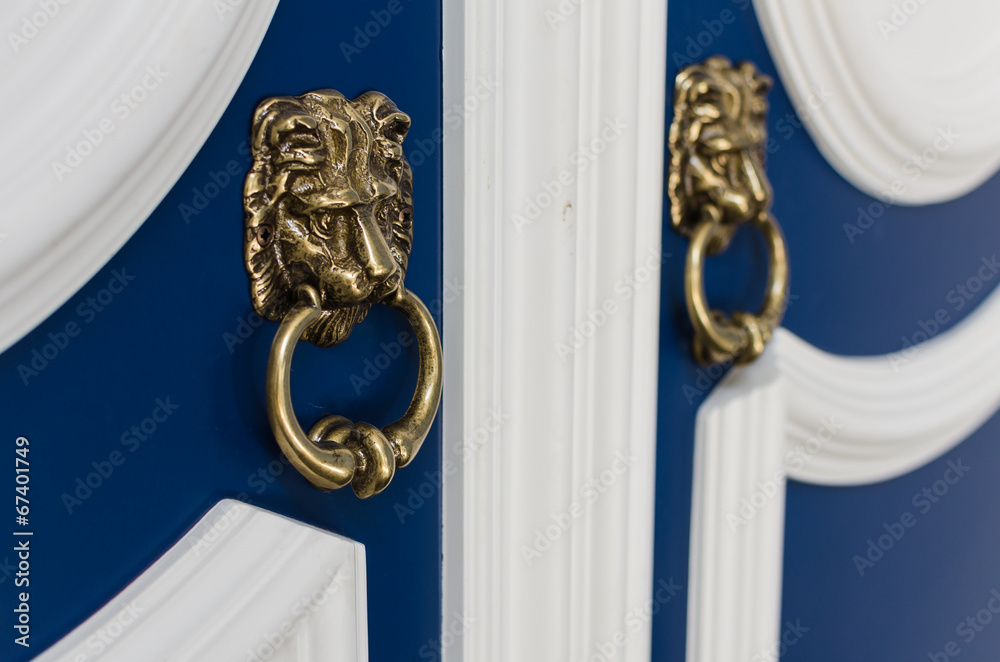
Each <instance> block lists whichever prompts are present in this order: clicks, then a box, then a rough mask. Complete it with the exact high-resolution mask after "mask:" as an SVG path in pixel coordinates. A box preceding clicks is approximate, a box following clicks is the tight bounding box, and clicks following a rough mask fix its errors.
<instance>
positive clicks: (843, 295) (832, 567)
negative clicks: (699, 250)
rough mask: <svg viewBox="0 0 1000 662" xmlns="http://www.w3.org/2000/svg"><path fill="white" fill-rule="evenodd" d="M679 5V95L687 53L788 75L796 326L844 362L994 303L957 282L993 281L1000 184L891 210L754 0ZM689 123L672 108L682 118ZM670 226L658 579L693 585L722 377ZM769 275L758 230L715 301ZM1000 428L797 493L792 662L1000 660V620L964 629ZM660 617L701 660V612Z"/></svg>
mask: <svg viewBox="0 0 1000 662" xmlns="http://www.w3.org/2000/svg"><path fill="white" fill-rule="evenodd" d="M668 13H669V18H668V26H667V30H668V43H667V51H668V63H667V76H668V90H670V94H671V95H672V90H673V80H674V77H675V76H676V75H677V72H678V71H679V69H680V68H681V67H682V66H684V64H685V62H686V61H688V60H694V61H700V60H703V59H704V58H706V57H708V56H709V55H714V54H723V55H726V56H728V57H730V58H732V59H734V60H751V61H753V62H755V63H756V64H757V65H758V66H759V67H760V68H761V69H762V70H763V71H764V72H765V73H767V74H769V75H771V76H772V77H774V78H775V81H776V85H775V89H774V90H773V91H772V92H771V94H770V101H771V110H770V116H769V130H770V135H771V137H772V138H774V139H775V143H772V147H771V149H770V150H769V154H768V163H767V168H768V174H769V176H770V179H771V182H772V184H773V186H774V197H775V202H774V213H775V216H776V217H777V218H778V220H779V222H780V223H781V225H782V227H783V229H784V231H785V235H786V238H787V241H788V247H789V256H790V264H791V274H792V280H791V294H792V298H791V306H790V307H789V309H788V312H787V314H786V317H785V322H784V325H785V326H786V327H787V328H788V329H790V330H791V331H793V332H794V333H796V334H797V335H799V336H800V337H802V338H803V339H805V340H806V341H808V342H809V343H811V344H813V345H815V346H817V347H819V348H821V349H823V350H826V351H829V352H833V353H836V354H844V355H880V354H886V353H890V352H898V351H900V350H901V349H903V348H904V340H903V339H904V338H906V339H907V340H908V341H912V340H913V339H914V337H915V336H916V340H918V341H919V340H920V339H921V336H920V335H919V332H920V331H921V328H922V327H921V322H926V321H928V320H931V319H932V318H933V317H934V316H935V314H936V313H937V312H938V311H939V310H941V309H944V310H945V311H946V313H947V319H948V321H947V322H946V323H945V324H944V325H942V328H941V329H940V330H939V331H938V333H940V331H943V330H945V329H949V328H952V327H954V326H955V324H957V323H959V322H960V321H961V320H962V319H964V318H965V316H966V315H968V314H969V312H971V311H972V310H974V309H975V307H976V306H977V305H978V304H979V303H981V302H982V301H983V300H984V299H985V298H986V297H987V296H989V293H990V292H991V291H992V289H993V287H994V286H995V284H996V283H995V282H994V281H992V280H990V281H989V282H986V283H985V285H984V287H983V288H982V289H981V290H980V291H978V292H969V296H965V295H963V294H961V293H958V291H957V287H958V286H959V285H963V284H965V283H967V281H968V280H969V279H970V278H973V277H975V276H977V273H978V271H979V268H980V266H981V265H982V260H983V259H984V258H985V259H987V260H990V259H992V258H993V257H994V256H995V255H1000V222H998V218H997V216H996V212H995V210H996V208H997V205H998V202H1000V177H994V178H993V179H992V180H990V181H988V182H987V183H986V184H984V185H983V186H982V187H980V188H979V189H978V190H976V191H975V192H973V193H971V194H969V195H967V196H965V197H963V198H961V199H959V200H955V201H952V202H949V203H946V204H939V205H932V206H927V207H920V208H908V207H889V206H886V205H884V204H883V203H881V202H879V201H878V200H877V199H875V198H872V197H870V196H868V195H866V194H864V193H861V192H859V191H858V190H857V189H855V188H853V187H852V186H851V185H849V184H848V183H847V182H846V181H845V180H843V179H842V178H841V177H840V176H839V175H838V174H837V173H836V172H835V171H834V170H833V168H832V167H831V166H830V165H829V164H828V163H827V162H826V161H825V160H824V159H823V157H822V156H821V155H820V153H819V151H818V150H817V149H816V147H815V145H814V143H813V142H812V140H811V138H810V137H809V135H808V133H807V132H806V130H805V129H804V128H802V124H801V118H800V117H799V116H798V115H797V114H796V112H795V109H794V108H793V107H792V105H791V103H790V101H789V98H788V95H787V94H786V92H785V89H784V87H783V85H782V84H781V81H780V80H778V79H777V74H776V71H775V68H774V63H773V62H772V60H771V58H770V56H769V54H768V51H767V48H766V45H765V42H764V39H763V36H762V34H761V32H760V28H759V26H758V24H757V20H756V17H755V15H754V11H753V7H752V6H751V4H750V2H749V0H739V1H732V0H704V1H701V2H697V3H695V2H671V3H669V4H668ZM817 82H819V81H817ZM671 119H672V117H671V111H669V110H668V116H667V117H666V119H665V121H666V123H667V126H669V123H670V121H671ZM915 185H917V186H919V182H917V183H916V184H915ZM664 202H665V205H669V201H668V200H666V198H665V200H664ZM862 209H864V210H868V211H869V213H872V214H873V215H878V217H877V218H876V219H875V222H874V225H872V226H871V227H870V228H869V229H867V230H866V231H864V232H863V234H860V235H856V234H855V235H854V236H853V237H851V236H849V234H848V232H846V231H845V228H844V225H845V224H848V223H849V224H855V225H856V224H857V219H858V217H859V214H860V210H862ZM852 234H853V233H852ZM663 236H664V251H665V252H666V253H670V254H672V258H671V259H670V260H668V262H667V264H666V265H665V270H664V277H663V290H662V292H663V294H662V301H661V304H662V318H661V331H660V343H661V350H660V382H659V389H660V392H659V424H658V427H659V435H658V447H657V453H658V457H657V493H656V508H657V510H656V536H655V569H654V573H655V574H654V580H659V579H667V578H670V577H673V578H674V579H675V581H676V582H677V583H680V584H684V585H685V586H686V585H687V581H686V580H687V568H688V539H689V527H690V508H691V471H692V455H693V453H692V450H693V439H694V420H695V412H696V411H697V408H698V406H699V405H700V404H701V402H702V401H703V400H704V396H705V395H706V394H707V392H708V390H709V389H710V387H711V385H713V384H714V383H716V382H717V380H718V377H719V376H720V375H721V371H716V370H712V371H707V370H706V369H704V368H701V367H699V366H698V365H696V364H695V363H694V362H693V361H692V360H691V353H690V334H691V331H690V325H689V323H688V321H687V319H686V312H685V307H684V290H683V280H684V270H683V268H684V255H685V253H686V250H687V240H685V239H682V238H680V237H678V236H676V235H675V234H674V233H673V232H672V231H671V230H670V229H669V225H668V224H666V223H665V225H664V234H663ZM852 238H853V241H852ZM766 269H767V263H766V253H765V250H764V246H763V242H762V241H761V240H760V238H759V237H756V236H754V235H753V233H752V231H751V230H749V229H748V230H744V231H742V232H741V233H740V234H739V235H738V236H737V239H736V241H735V242H734V244H733V246H732V247H731V248H730V249H729V250H728V251H727V252H726V253H725V254H724V255H723V256H720V257H718V258H713V259H712V260H710V261H709V268H708V276H707V278H708V295H709V299H710V300H711V301H712V303H713V305H715V306H717V307H719V308H723V309H725V310H734V309H737V308H742V309H755V308H756V307H757V305H758V304H759V302H760V299H761V296H762V292H763V288H764V282H765V276H766ZM748 274H750V276H748ZM953 290H954V291H955V292H953ZM959 301H961V302H963V303H962V304H961V305H959V303H958V302H959ZM924 326H925V327H927V328H930V329H931V330H932V333H933V327H932V326H931V325H930V324H925V325H924ZM685 386H687V387H690V389H693V391H692V390H690V389H689V390H687V391H685ZM998 437H1000V419H998V418H996V417H995V418H994V419H992V420H990V421H989V422H988V423H987V424H986V425H984V426H983V427H982V428H981V429H980V430H979V431H977V432H976V433H975V434H974V435H972V436H971V438H969V439H968V440H967V441H965V442H964V443H962V444H961V445H960V446H958V447H957V448H956V449H954V450H953V451H952V452H949V453H947V454H946V455H945V456H944V457H942V458H941V459H939V460H937V461H935V462H932V463H930V464H929V465H927V466H925V467H923V468H921V469H920V470H918V471H915V472H913V473H911V474H908V475H906V476H903V477H901V478H899V479H896V480H893V481H889V482H886V483H883V484H878V485H872V486H867V487H858V488H825V487H818V486H813V485H803V484H797V483H791V484H790V485H789V488H788V505H787V524H786V533H785V536H786V545H785V558H786V563H785V573H784V594H783V617H784V619H783V621H784V622H786V623H790V624H791V626H792V628H794V627H795V626H796V623H797V622H798V623H800V625H801V629H803V630H804V629H805V628H808V631H807V632H802V633H801V634H800V636H798V637H796V636H795V635H789V637H788V640H789V641H791V640H797V641H796V643H794V645H792V646H789V647H786V648H787V650H785V651H784V656H783V657H782V659H785V660H790V661H795V660H808V661H809V662H826V661H831V662H832V661H834V660H837V661H839V660H879V661H884V660H918V659H919V660H926V659H928V654H937V653H940V652H942V651H944V649H945V647H946V646H947V644H948V643H949V642H954V643H955V645H956V646H958V647H959V648H960V650H961V655H962V659H963V660H969V661H980V660H982V661H986V660H990V661H994V660H996V659H997V658H998V656H1000V621H997V623H991V624H990V625H987V626H978V627H980V630H977V629H976V628H975V627H973V626H971V625H967V626H966V628H965V629H963V630H962V631H961V632H958V631H957V630H958V629H959V626H960V624H961V623H962V622H963V621H964V619H965V618H967V617H970V616H971V617H973V618H975V617H976V614H977V612H979V611H980V610H982V609H984V608H985V607H986V605H987V603H988V601H989V600H990V598H991V591H992V590H993V589H1000V563H998V559H1000V513H998V509H997V504H998V503H1000V481H997V480H996V478H995V476H996V475H997V474H998V473H1000V446H998V444H997V440H998ZM959 460H961V462H962V463H963V464H964V465H967V466H969V467H971V469H970V470H969V471H967V472H965V473H964V475H963V477H962V478H961V479H960V480H959V481H958V482H957V483H956V484H955V485H953V486H951V487H950V489H949V491H948V493H947V494H946V495H945V496H943V497H938V498H939V501H937V502H931V503H930V507H929V508H928V506H927V505H926V504H925V503H924V502H925V500H926V497H924V498H921V497H918V496H916V495H920V494H922V490H924V489H925V488H931V489H933V486H934V484H935V481H938V480H940V479H942V477H943V475H944V473H945V471H946V470H947V469H948V468H949V464H948V463H949V462H958V461H959ZM949 477H954V474H949ZM938 489H939V490H940V486H938ZM935 496H936V495H935ZM915 498H916V501H914V499H915ZM907 512H909V513H910V514H911V515H912V516H913V518H914V521H915V522H916V523H915V525H914V526H912V527H910V528H907V529H906V532H905V534H903V536H902V537H900V538H899V540H898V541H894V544H893V546H892V548H891V549H890V550H889V551H887V552H885V553H884V556H883V557H882V558H881V559H880V560H879V561H878V562H877V563H876V564H875V565H874V567H870V568H869V567H865V568H863V569H864V574H863V576H862V574H861V573H860V572H859V570H858V567H857V565H858V564H857V563H856V562H855V560H854V557H855V556H856V555H861V556H864V555H865V554H866V550H867V548H868V545H869V543H868V541H869V539H872V540H876V541H877V539H878V538H879V536H881V535H883V534H886V533H887V529H886V528H885V527H886V525H888V526H889V530H891V531H895V532H896V534H897V535H898V533H899V530H898V528H896V527H894V526H893V525H894V523H898V522H899V521H900V519H901V517H902V516H903V515H904V513H907ZM882 542H883V544H885V540H884V539H883V541H882ZM872 555H873V556H877V554H874V553H873V554H872ZM862 565H863V564H862ZM997 604H998V603H996V602H995V603H994V605H995V606H996V605H997ZM981 617H982V619H984V620H985V618H986V617H985V616H981ZM993 617H994V618H1000V617H998V616H996V615H994V616H993ZM654 619H655V620H654V635H653V636H654V641H653V652H654V654H653V659H654V660H655V661H657V662H677V661H680V660H683V659H684V645H685V623H686V604H684V602H677V603H674V602H671V603H668V604H666V605H664V606H663V608H662V609H660V611H659V612H658V613H657V614H656V616H655V617H654ZM970 632H971V634H972V635H974V636H971V635H970ZM970 637H971V638H970ZM952 650H954V648H953V649H952ZM759 659H761V660H768V659H773V658H771V657H768V656H762V657H760V658H759ZM934 659H941V660H943V659H944V658H934Z"/></svg>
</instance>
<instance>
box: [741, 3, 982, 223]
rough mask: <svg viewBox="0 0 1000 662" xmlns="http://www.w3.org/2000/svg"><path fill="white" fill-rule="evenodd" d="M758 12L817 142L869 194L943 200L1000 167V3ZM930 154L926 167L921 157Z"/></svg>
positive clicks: (805, 6)
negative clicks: (999, 32)
mask: <svg viewBox="0 0 1000 662" xmlns="http://www.w3.org/2000/svg"><path fill="white" fill-rule="evenodd" d="M754 7H755V8H756V12H757V17H758V19H759V20H760V25H761V28H762V29H763V32H764V37H765V38H766V40H767V45H768V48H769V50H770V52H771V55H772V57H773V58H774V62H775V65H776V66H777V68H778V71H779V73H780V74H781V80H782V82H783V83H784V85H785V88H786V89H787V90H788V93H789V95H790V96H791V98H792V101H793V102H794V103H795V105H796V107H797V108H798V110H799V114H800V115H801V116H802V118H803V120H804V121H805V124H806V126H807V127H808V129H809V132H810V134H811V135H812V138H813V140H814V141H815V142H816V144H817V146H818V147H819V149H820V151H821V152H822V153H823V155H824V156H825V157H826V159H827V160H828V161H829V162H830V163H831V165H833V166H834V168H836V169H837V170H838V171H839V172H840V174H841V175H843V176H844V177H845V178H846V179H847V180H848V181H849V182H851V183H852V184H854V185H855V186H856V187H858V188H859V189H861V190H862V191H865V192H866V193H869V194H871V195H875V196H882V197H883V198H885V199H892V198H894V200H895V202H898V203H903V204H912V205H919V204H929V203H933V202H942V201H945V200H951V199H953V198H957V197H959V196H961V195H963V194H965V193H967V192H969V191H971V190H972V189H974V188H976V187H977V186H978V185H979V184H981V183H982V182H983V181H985V180H986V179H988V178H989V177H990V176H991V175H993V174H994V173H995V172H996V171H997V169H998V167H1000V123H998V122H997V121H996V108H997V107H1000V76H997V75H996V64H997V62H998V61H1000V41H998V40H997V39H996V29H997V28H996V26H997V25H998V24H1000V4H998V3H996V2H994V1H993V0H961V1H954V2H946V3H939V2H925V1H923V0H920V1H918V0H912V1H911V2H899V1H898V0H754ZM925 152H926V154H925ZM924 154H925V156H923V157H920V158H921V160H923V159H926V161H925V162H923V164H921V163H918V162H917V161H915V160H914V157H915V156H919V155H924ZM932 161H933V163H932V164H931V162H932ZM894 186H895V189H894V188H893V187H894ZM887 192H892V196H891V197H890V196H886V193H887Z"/></svg>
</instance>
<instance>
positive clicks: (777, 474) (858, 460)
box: [687, 291, 1000, 662]
mask: <svg viewBox="0 0 1000 662" xmlns="http://www.w3.org/2000/svg"><path fill="white" fill-rule="evenodd" d="M997 328H1000V291H997V292H994V293H993V294H991V295H990V297H989V298H988V299H987V300H986V301H985V302H983V303H982V304H981V305H980V306H979V307H978V308H977V309H976V310H975V311H974V312H972V313H971V314H970V315H969V316H968V317H967V318H966V319H964V320H963V321H962V322H961V323H959V324H958V325H956V326H955V327H954V328H952V329H950V330H948V331H946V332H944V333H941V334H940V335H937V336H935V337H934V338H932V339H930V340H928V341H926V342H924V343H922V344H919V345H916V346H913V347H909V348H907V349H905V350H903V351H901V352H898V353H895V354H889V355H885V356H873V357H863V358H859V357H842V356H833V355H831V354H827V353H825V352H822V351H820V350H818V349H816V348H815V347H812V346H811V345H809V344H808V343H806V342H805V341H803V340H801V339H799V338H798V337H796V336H795V335H794V334H792V333H791V332H789V331H787V330H785V329H779V330H778V331H777V332H776V334H775V337H774V339H773V341H772V343H771V345H770V346H769V347H768V349H767V351H766V352H765V353H764V355H763V356H762V357H761V359H760V360H759V361H758V362H757V363H755V364H753V365H751V366H748V367H745V368H736V369H734V370H732V371H731V372H730V374H729V375H727V377H726V378H725V379H724V380H723V381H722V382H721V383H720V384H719V385H718V386H717V387H716V389H715V390H714V391H713V392H712V393H711V395H709V397H708V398H707V399H706V400H705V402H704V403H703V404H702V406H701V407H700V408H699V410H698V419H697V424H696V432H695V466H694V487H693V494H692V511H691V547H690V575H689V582H690V598H689V601H688V642H687V660H688V662H733V660H750V659H754V656H755V655H759V654H762V653H763V654H764V658H762V659H769V658H768V657H767V655H768V654H772V653H771V651H774V650H776V647H777V646H778V637H779V634H780V632H779V628H780V614H781V582H782V572H781V567H782V555H783V549H784V524H785V518H784V513H785V478H786V477H787V478H793V479H795V480H799V481H803V482H806V483H814V484H820V485H860V484H867V483H875V482H879V481H884V480H889V479H891V478H895V477H898V476H901V475H903V474H906V473H908V472H910V471H912V470H914V469H917V468H919V467H921V466H923V465H925V464H927V463H928V462H930V461H932V460H934V459H936V458H938V457H940V456H941V455H943V454H944V453H946V452H947V451H948V450H950V449H952V448H954V447H955V446H956V445H957V444H958V443H960V442H961V441H962V440H964V439H966V438H967V437H968V436H969V435H970V434H971V433H972V432H974V431H975V430H976V429H977V428H978V427H980V426H981V425H982V424H983V423H985V422H986V420H988V419H989V418H990V417H991V416H993V415H994V414H995V413H996V411H997V409H998V408H1000V346H998V338H997V333H996V330H997ZM747 504H749V505H747Z"/></svg>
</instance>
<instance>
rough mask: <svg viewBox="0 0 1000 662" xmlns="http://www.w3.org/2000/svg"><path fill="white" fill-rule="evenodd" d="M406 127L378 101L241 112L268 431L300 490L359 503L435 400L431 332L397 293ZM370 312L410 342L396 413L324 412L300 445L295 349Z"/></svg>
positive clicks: (405, 199) (265, 106) (408, 204)
mask: <svg viewBox="0 0 1000 662" xmlns="http://www.w3.org/2000/svg"><path fill="white" fill-rule="evenodd" d="M409 128H410V118H409V117H408V116H407V115H406V114H404V113H402V112H400V111H399V109H398V108H397V107H396V105H395V104H393V103H392V101H390V100H389V98H388V97H386V96H385V95H384V94H381V93H378V92H366V93H365V94H362V95H361V96H359V97H358V98H357V99H354V100H353V101H352V100H348V99H346V98H345V97H344V96H343V95H341V94H340V93H339V92H336V91H334V90H318V91H315V92H309V93H307V94H303V95H301V96H298V97H274V98H271V99H267V100H265V101H264V102H262V103H261V104H260V105H259V106H258V107H257V110H256V112H255V113H254V120H253V129H252V132H251V151H252V156H253V164H252V166H251V170H250V172H249V174H248V175H247V178H246V182H245V185H244V196H243V201H244V209H245V213H246V232H245V235H244V257H245V262H246V268H247V273H248V274H249V277H250V296H251V300H252V301H253V305H254V309H255V310H256V311H257V312H258V313H259V314H260V315H261V316H262V317H265V318H267V319H269V320H271V321H275V322H277V321H280V322H281V326H280V327H279V329H278V333H277V334H276V336H275V338H274V343H273V345H272V346H271V355H270V357H269V359H268V366H267V384H266V400H267V410H268V416H269V417H270V420H271V428H272V430H273V431H274V436H275V438H276V439H277V441H278V445H279V446H280V447H281V450H282V451H283V452H284V453H285V455H286V456H287V457H288V459H289V461H290V462H291V463H292V465H293V466H295V468H297V469H298V470H299V471H300V472H302V474H303V475H304V476H305V477H306V478H307V479H308V480H309V481H310V482H311V483H312V484H313V485H315V486H316V487H318V488H320V489H324V490H332V489H337V488H340V487H344V486H345V485H347V484H348V483H350V484H351V486H352V487H353V488H354V492H355V494H357V495H358V496H359V497H361V498H367V497H370V496H372V495H374V494H378V493H379V492H380V491H382V490H383V489H385V487H386V486H387V485H388V484H389V481H390V480H392V476H393V474H394V472H395V470H396V469H397V468H398V467H403V466H406V464H408V463H409V462H410V460H412V459H413V457H414V455H416V453H417V451H418V450H419V449H420V445H421V444H422V443H423V441H424V439H425V438H426V437H427V432H428V431H429V430H430V427H431V423H433V421H434V417H435V415H436V413H437V408H438V404H439V403H440V401H441V376H442V359H441V356H442V352H441V341H440V338H439V336H438V332H437V328H436V327H435V325H434V320H433V318H432V317H431V315H430V313H429V312H428V311H427V308H426V307H425V306H424V305H423V303H421V301H420V299H419V298H417V296H416V295H414V294H413V293H412V292H410V291H409V290H407V289H406V288H405V287H404V285H403V280H404V277H405V274H406V267H407V261H408V258H409V254H410V247H411V245H412V241H413V175H412V171H411V170H410V166H409V164H408V163H407V162H406V158H405V157H404V156H403V146H402V144H403V140H404V139H405V137H406V133H407V131H409ZM375 303H384V304H386V305H388V306H390V307H391V308H394V309H396V310H398V311H400V312H401V313H403V315H405V316H406V318H407V319H408V320H409V322H410V324H411V325H412V327H413V330H414V333H415V337H416V340H417V347H418V348H419V354H420V365H419V372H418V376H417V386H416V392H415V394H414V396H413V400H412V402H411V403H410V406H409V408H408V409H407V410H406V413H405V414H404V415H403V417H402V418H401V419H399V420H398V421H396V422H395V423H391V424H389V425H386V426H385V427H383V428H382V429H381V430H380V429H379V428H377V427H375V426H373V425H369V424H368V423H363V422H359V423H352V422H351V421H349V420H348V419H346V418H344V417H342V416H326V417H324V418H323V419H321V420H320V421H319V422H318V423H317V424H316V425H314V426H313V428H312V429H311V430H310V431H309V434H308V436H307V435H306V433H305V432H303V430H302V427H301V426H300V425H299V423H298V420H297V419H296V417H295V412H294V411H293V409H292V400H291V392H290V376H291V362H292V353H293V352H294V349H295V344H296V343H297V342H298V340H299V339H300V338H301V339H305V340H308V341H310V342H312V343H314V344H316V345H318V346H320V347H328V346H331V345H334V344H337V343H340V342H343V341H344V340H346V339H347V337H348V336H349V335H350V333H351V330H352V329H353V328H354V326H355V325H356V324H358V323H359V322H361V321H362V320H363V319H364V318H365V316H366V315H367V314H368V311H369V310H370V308H371V306H372V304H375Z"/></svg>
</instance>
